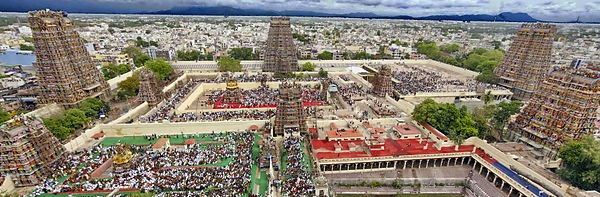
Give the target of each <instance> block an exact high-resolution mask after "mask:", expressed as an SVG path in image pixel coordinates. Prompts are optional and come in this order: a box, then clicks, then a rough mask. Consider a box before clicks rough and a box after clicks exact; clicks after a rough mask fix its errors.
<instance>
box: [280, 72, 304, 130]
mask: <svg viewBox="0 0 600 197" xmlns="http://www.w3.org/2000/svg"><path fill="white" fill-rule="evenodd" d="M274 126H275V130H274V135H284V133H291V132H304V131H306V113H305V112H304V108H303V107H302V90H301V89H300V85H299V84H296V83H295V82H293V83H290V82H283V83H282V84H281V85H279V104H278V105H277V111H276V112H275V124H274Z"/></svg>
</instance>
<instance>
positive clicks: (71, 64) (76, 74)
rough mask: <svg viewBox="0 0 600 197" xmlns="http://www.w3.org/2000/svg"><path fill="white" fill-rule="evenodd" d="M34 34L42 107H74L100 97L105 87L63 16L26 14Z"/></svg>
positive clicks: (33, 12) (43, 12)
mask: <svg viewBox="0 0 600 197" xmlns="http://www.w3.org/2000/svg"><path fill="white" fill-rule="evenodd" d="M29 24H30V26H31V29H32V30H33V40H34V44H35V56H36V62H34V63H33V66H34V67H35V68H36V70H37V75H38V77H39V80H38V81H39V84H40V92H39V93H40V94H39V98H38V99H39V101H40V102H41V103H59V104H63V105H66V106H73V105H76V104H77V103H79V102H80V101H82V100H84V99H86V98H89V97H96V96H99V95H101V94H103V93H104V92H105V91H106V90H107V89H108V83H106V81H104V77H103V76H102V73H101V72H100V70H98V69H97V68H96V66H95V65H94V64H93V61H92V58H91V56H90V55H89V54H88V53H87V50H86V48H85V46H84V44H83V40H82V39H81V38H80V37H79V33H77V31H76V30H75V28H76V27H75V25H74V24H73V21H72V20H71V19H70V18H68V17H67V14H66V13H64V12H55V11H50V10H40V11H32V12H29Z"/></svg>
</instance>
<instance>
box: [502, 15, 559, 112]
mask: <svg viewBox="0 0 600 197" xmlns="http://www.w3.org/2000/svg"><path fill="white" fill-rule="evenodd" d="M556 31H557V30H556V26H555V25H550V24H542V23H535V24H523V25H521V28H520V29H519V30H518V31H517V36H516V37H515V38H514V39H513V41H512V43H511V44H510V48H509V49H508V51H507V52H506V55H505V56H504V59H503V60H502V62H500V64H499V65H498V67H497V68H496V70H494V74H496V75H497V76H498V78H499V83H498V84H499V85H501V86H504V87H506V88H508V89H510V90H511V92H512V93H514V95H513V97H514V98H515V99H519V100H522V101H527V100H528V99H529V98H530V97H531V96H532V95H533V94H534V93H535V92H536V91H537V90H538V87H539V86H540V84H541V83H542V82H543V81H544V77H545V75H546V73H548V72H549V71H550V70H551V69H552V67H551V66H552V42H553V41H554V37H555V36H556Z"/></svg>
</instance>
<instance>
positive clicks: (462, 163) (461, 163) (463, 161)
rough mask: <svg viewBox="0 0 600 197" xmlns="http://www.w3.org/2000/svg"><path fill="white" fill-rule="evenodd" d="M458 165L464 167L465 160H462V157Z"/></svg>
mask: <svg viewBox="0 0 600 197" xmlns="http://www.w3.org/2000/svg"><path fill="white" fill-rule="evenodd" d="M460 165H461V166H462V165H465V158H464V157H463V158H462V159H461V160H460Z"/></svg>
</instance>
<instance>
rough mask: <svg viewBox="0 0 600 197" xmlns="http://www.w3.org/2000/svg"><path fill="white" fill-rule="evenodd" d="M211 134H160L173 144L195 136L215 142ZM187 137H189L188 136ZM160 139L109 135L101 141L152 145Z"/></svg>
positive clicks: (205, 140)
mask: <svg viewBox="0 0 600 197" xmlns="http://www.w3.org/2000/svg"><path fill="white" fill-rule="evenodd" d="M210 135H211V134H196V135H184V136H181V135H170V136H159V137H158V138H161V137H168V138H169V143H171V144H183V142H185V140H187V139H190V138H194V139H196V142H213V139H212V138H211V137H210ZM186 137H187V138H186ZM156 141H158V139H155V140H146V136H124V137H107V138H104V140H102V142H100V143H101V144H102V145H103V146H114V145H115V144H117V143H119V142H120V143H124V144H129V145H152V144H154V143H156Z"/></svg>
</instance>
